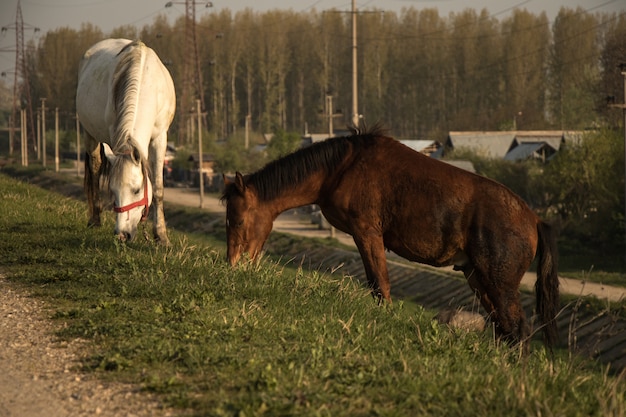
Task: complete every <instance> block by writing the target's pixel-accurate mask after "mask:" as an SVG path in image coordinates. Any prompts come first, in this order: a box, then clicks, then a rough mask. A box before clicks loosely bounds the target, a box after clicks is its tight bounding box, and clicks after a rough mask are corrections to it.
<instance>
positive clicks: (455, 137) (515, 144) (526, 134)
mask: <svg viewBox="0 0 626 417" xmlns="http://www.w3.org/2000/svg"><path fill="white" fill-rule="evenodd" d="M581 137H582V132H579V131H564V130H518V131H506V132H450V133H449V134H448V140H447V142H446V146H448V147H452V148H457V149H463V148H465V149H469V150H471V151H473V152H475V153H477V154H479V155H481V156H486V157H490V158H505V156H506V155H507V154H508V153H509V152H512V151H513V150H515V149H517V148H519V147H520V146H521V145H523V144H542V143H545V144H546V145H548V146H550V147H551V148H552V149H553V150H554V151H558V150H559V149H560V148H561V144H563V143H564V142H574V141H579V140H580V138H581ZM530 149H531V147H523V148H521V149H519V150H517V151H516V154H514V157H516V158H517V156H520V155H522V154H523V153H524V152H528V151H529V150H530ZM530 152H532V151H530ZM506 159H509V160H512V159H511V158H506ZM515 160H519V159H515Z"/></svg>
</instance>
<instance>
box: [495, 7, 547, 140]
mask: <svg viewBox="0 0 626 417" xmlns="http://www.w3.org/2000/svg"><path fill="white" fill-rule="evenodd" d="M502 32H503V35H502V36H503V42H504V49H503V57H502V59H503V69H504V75H503V81H504V89H505V90H504V95H503V101H502V102H501V106H502V107H501V108H502V111H501V112H500V118H501V120H510V119H512V118H514V117H515V115H519V114H520V113H521V114H522V118H521V120H520V119H519V118H518V120H517V123H516V124H517V126H516V127H517V129H525V130H531V129H542V128H545V127H546V122H545V119H544V115H545V107H546V97H545V94H546V93H545V91H546V89H545V86H546V68H547V63H548V62H547V61H548V53H549V50H548V46H549V45H550V30H549V27H548V18H547V17H546V14H545V13H542V14H541V15H540V16H534V15H533V14H531V13H529V12H528V11H526V10H519V9H516V10H515V11H514V12H513V15H512V16H511V17H510V18H508V19H506V20H505V21H504V22H503V24H502Z"/></svg>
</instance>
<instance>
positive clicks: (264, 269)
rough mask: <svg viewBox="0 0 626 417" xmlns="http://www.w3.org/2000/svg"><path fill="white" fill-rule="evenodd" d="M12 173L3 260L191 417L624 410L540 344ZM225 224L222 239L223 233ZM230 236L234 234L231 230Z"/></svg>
mask: <svg viewBox="0 0 626 417" xmlns="http://www.w3.org/2000/svg"><path fill="white" fill-rule="evenodd" d="M86 223H87V216H86V205H85V204H84V203H82V202H79V201H76V200H73V199H70V198H66V197H63V196H60V195H58V194H55V193H51V192H47V191H44V190H42V189H40V188H37V187H34V186H31V185H28V184H25V183H23V182H19V181H16V180H14V179H11V178H8V177H7V176H5V175H1V174H0V231H1V232H2V238H1V239H0V272H2V273H3V274H4V275H6V276H7V277H8V278H9V279H10V280H11V281H12V282H13V283H15V285H20V286H23V287H24V288H26V289H28V291H30V292H32V293H33V294H34V296H37V297H41V298H43V299H45V300H47V302H48V303H49V305H50V306H51V308H52V310H53V319H54V320H55V321H56V322H57V323H58V325H59V326H58V328H59V329H60V330H58V333H57V335H58V337H60V338H64V339H74V338H82V339H86V340H88V341H90V349H89V351H88V354H86V355H85V357H83V358H82V364H83V365H82V366H83V368H84V369H85V370H88V371H92V372H95V373H96V374H97V375H98V376H99V377H101V378H113V379H117V380H122V381H125V382H131V383H136V384H139V385H140V386H142V387H143V388H144V389H145V390H149V391H151V392H155V393H157V394H159V395H160V396H162V398H163V399H164V401H166V402H167V403H168V404H170V405H172V406H175V407H180V408H181V410H184V413H185V414H187V415H198V416H209V415H211V416H255V415H272V416H274V415H294V416H295V415H298V416H307V415H310V416H317V415H332V416H343V415H345V416H359V415H363V416H365V415H368V416H369V415H380V416H399V415H407V416H419V415H441V416H466V415H520V416H522V415H523V416H525V415H553V414H559V415H572V416H574V415H585V416H587V415H596V416H604V415H623V414H624V411H625V410H626V398H625V396H624V392H626V383H625V382H624V380H623V378H619V377H612V376H609V375H607V374H606V373H605V372H602V371H601V370H599V367H597V366H595V365H594V364H591V363H588V362H581V361H576V360H572V359H570V358H569V357H568V356H567V355H565V354H563V355H557V358H556V359H554V360H553V361H551V360H549V359H548V358H547V355H546V352H545V350H544V349H543V348H541V347H539V346H537V347H535V348H534V349H533V351H532V353H531V354H530V355H529V356H527V357H520V355H519V352H518V350H517V349H512V348H509V347H506V346H499V344H497V343H495V342H494V341H493V340H492V338H491V337H490V336H489V334H478V333H465V332H461V331H450V330H448V329H447V327H444V326H439V325H438V324H436V323H435V322H434V321H433V320H432V314H431V313H429V312H427V311H424V310H423V309H421V308H419V307H415V306H408V305H406V304H403V303H402V302H396V303H394V304H393V305H391V306H384V307H378V306H377V305H376V304H375V303H374V301H373V300H372V298H371V297H370V296H369V295H368V292H367V291H366V290H365V289H364V288H362V287H361V286H360V285H358V284H357V283H355V282H353V281H352V280H351V279H350V278H347V277H338V276H335V275H323V274H319V273H316V272H307V271H304V270H302V269H291V268H286V267H284V266H282V265H281V264H280V263H278V262H274V261H271V260H268V259H266V260H263V261H262V262H260V263H258V264H247V265H243V266H241V267H239V268H237V269H231V268H230V267H229V266H228V265H227V263H226V262H225V260H224V252H223V246H222V247H220V246H219V245H217V246H215V245H213V244H212V243H207V241H204V240H203V239H202V237H201V235H195V236H192V237H188V236H186V235H183V234H182V233H179V232H176V231H173V230H171V229H170V239H171V240H172V245H171V247H168V248H163V247H158V246H155V245H153V244H152V243H150V242H146V241H145V240H143V239H140V240H138V241H136V242H133V243H130V244H120V243H119V242H117V240H115V239H114V237H113V234H112V233H111V230H112V228H113V216H112V215H111V214H110V213H106V215H105V217H104V222H103V223H104V224H103V227H102V228H100V229H88V228H86V226H85V225H86ZM221 233H222V232H221V231H220V230H219V229H217V230H216V234H215V236H214V237H213V238H212V239H215V240H216V241H219V240H220V239H222V237H220V236H221V235H220V234H221ZM222 245H223V243H222Z"/></svg>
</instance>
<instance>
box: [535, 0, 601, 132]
mask: <svg viewBox="0 0 626 417" xmlns="http://www.w3.org/2000/svg"><path fill="white" fill-rule="evenodd" d="M597 26H598V20H597V19H596V17H594V16H593V15H591V14H589V13H586V12H585V11H584V10H583V9H581V8H580V7H578V8H577V9H576V10H571V9H565V8H561V10H560V11H559V14H558V15H557V17H556V19H555V21H554V25H553V29H552V36H553V39H554V42H553V44H552V47H551V48H550V51H551V53H550V61H549V62H550V71H549V74H550V78H549V80H550V82H549V83H548V84H546V85H547V87H548V91H549V97H550V100H549V104H550V105H549V109H550V115H551V119H552V123H553V125H555V126H557V127H559V128H561V129H584V128H589V127H592V126H593V124H594V122H595V119H596V117H595V113H594V107H595V105H596V98H595V97H596V94H597V85H598V82H599V77H600V72H599V67H598V65H597V62H598V60H599V57H600V49H599V45H598V39H600V37H599V36H597V30H596V29H597Z"/></svg>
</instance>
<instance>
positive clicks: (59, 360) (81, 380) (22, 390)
mask: <svg viewBox="0 0 626 417" xmlns="http://www.w3.org/2000/svg"><path fill="white" fill-rule="evenodd" d="M50 313H51V311H50V310H49V309H48V307H47V306H46V304H45V303H44V302H43V301H41V300H38V299H35V298H32V297H29V295H28V294H27V293H25V292H24V291H22V290H20V289H17V288H16V286H15V285H14V284H11V283H9V282H7V281H6V279H5V277H4V276H2V275H0V416H1V417H70V416H71V417H88V416H89V417H92V416H103V417H120V416H125V417H133V416H135V417H144V416H145V417H148V416H154V417H158V416H171V415H173V412H172V411H171V410H168V409H165V408H164V407H163V405H162V404H161V403H160V402H159V401H158V400H157V399H156V398H155V397H152V396H150V395H148V394H146V393H144V392H141V391H140V390H139V388H138V387H136V386H132V385H127V384H121V383H114V382H103V381H101V380H98V379H96V378H95V376H94V375H92V374H89V375H88V374H84V373H82V372H80V370H79V366H80V363H79V358H80V357H81V356H83V353H84V352H85V348H86V344H87V343H86V342H85V341H81V340H76V341H72V342H71V343H67V342H61V341H59V340H58V339H57V338H56V337H55V336H54V332H55V330H58V327H57V325H56V324H55V322H53V321H51V320H50V318H49V316H50Z"/></svg>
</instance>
